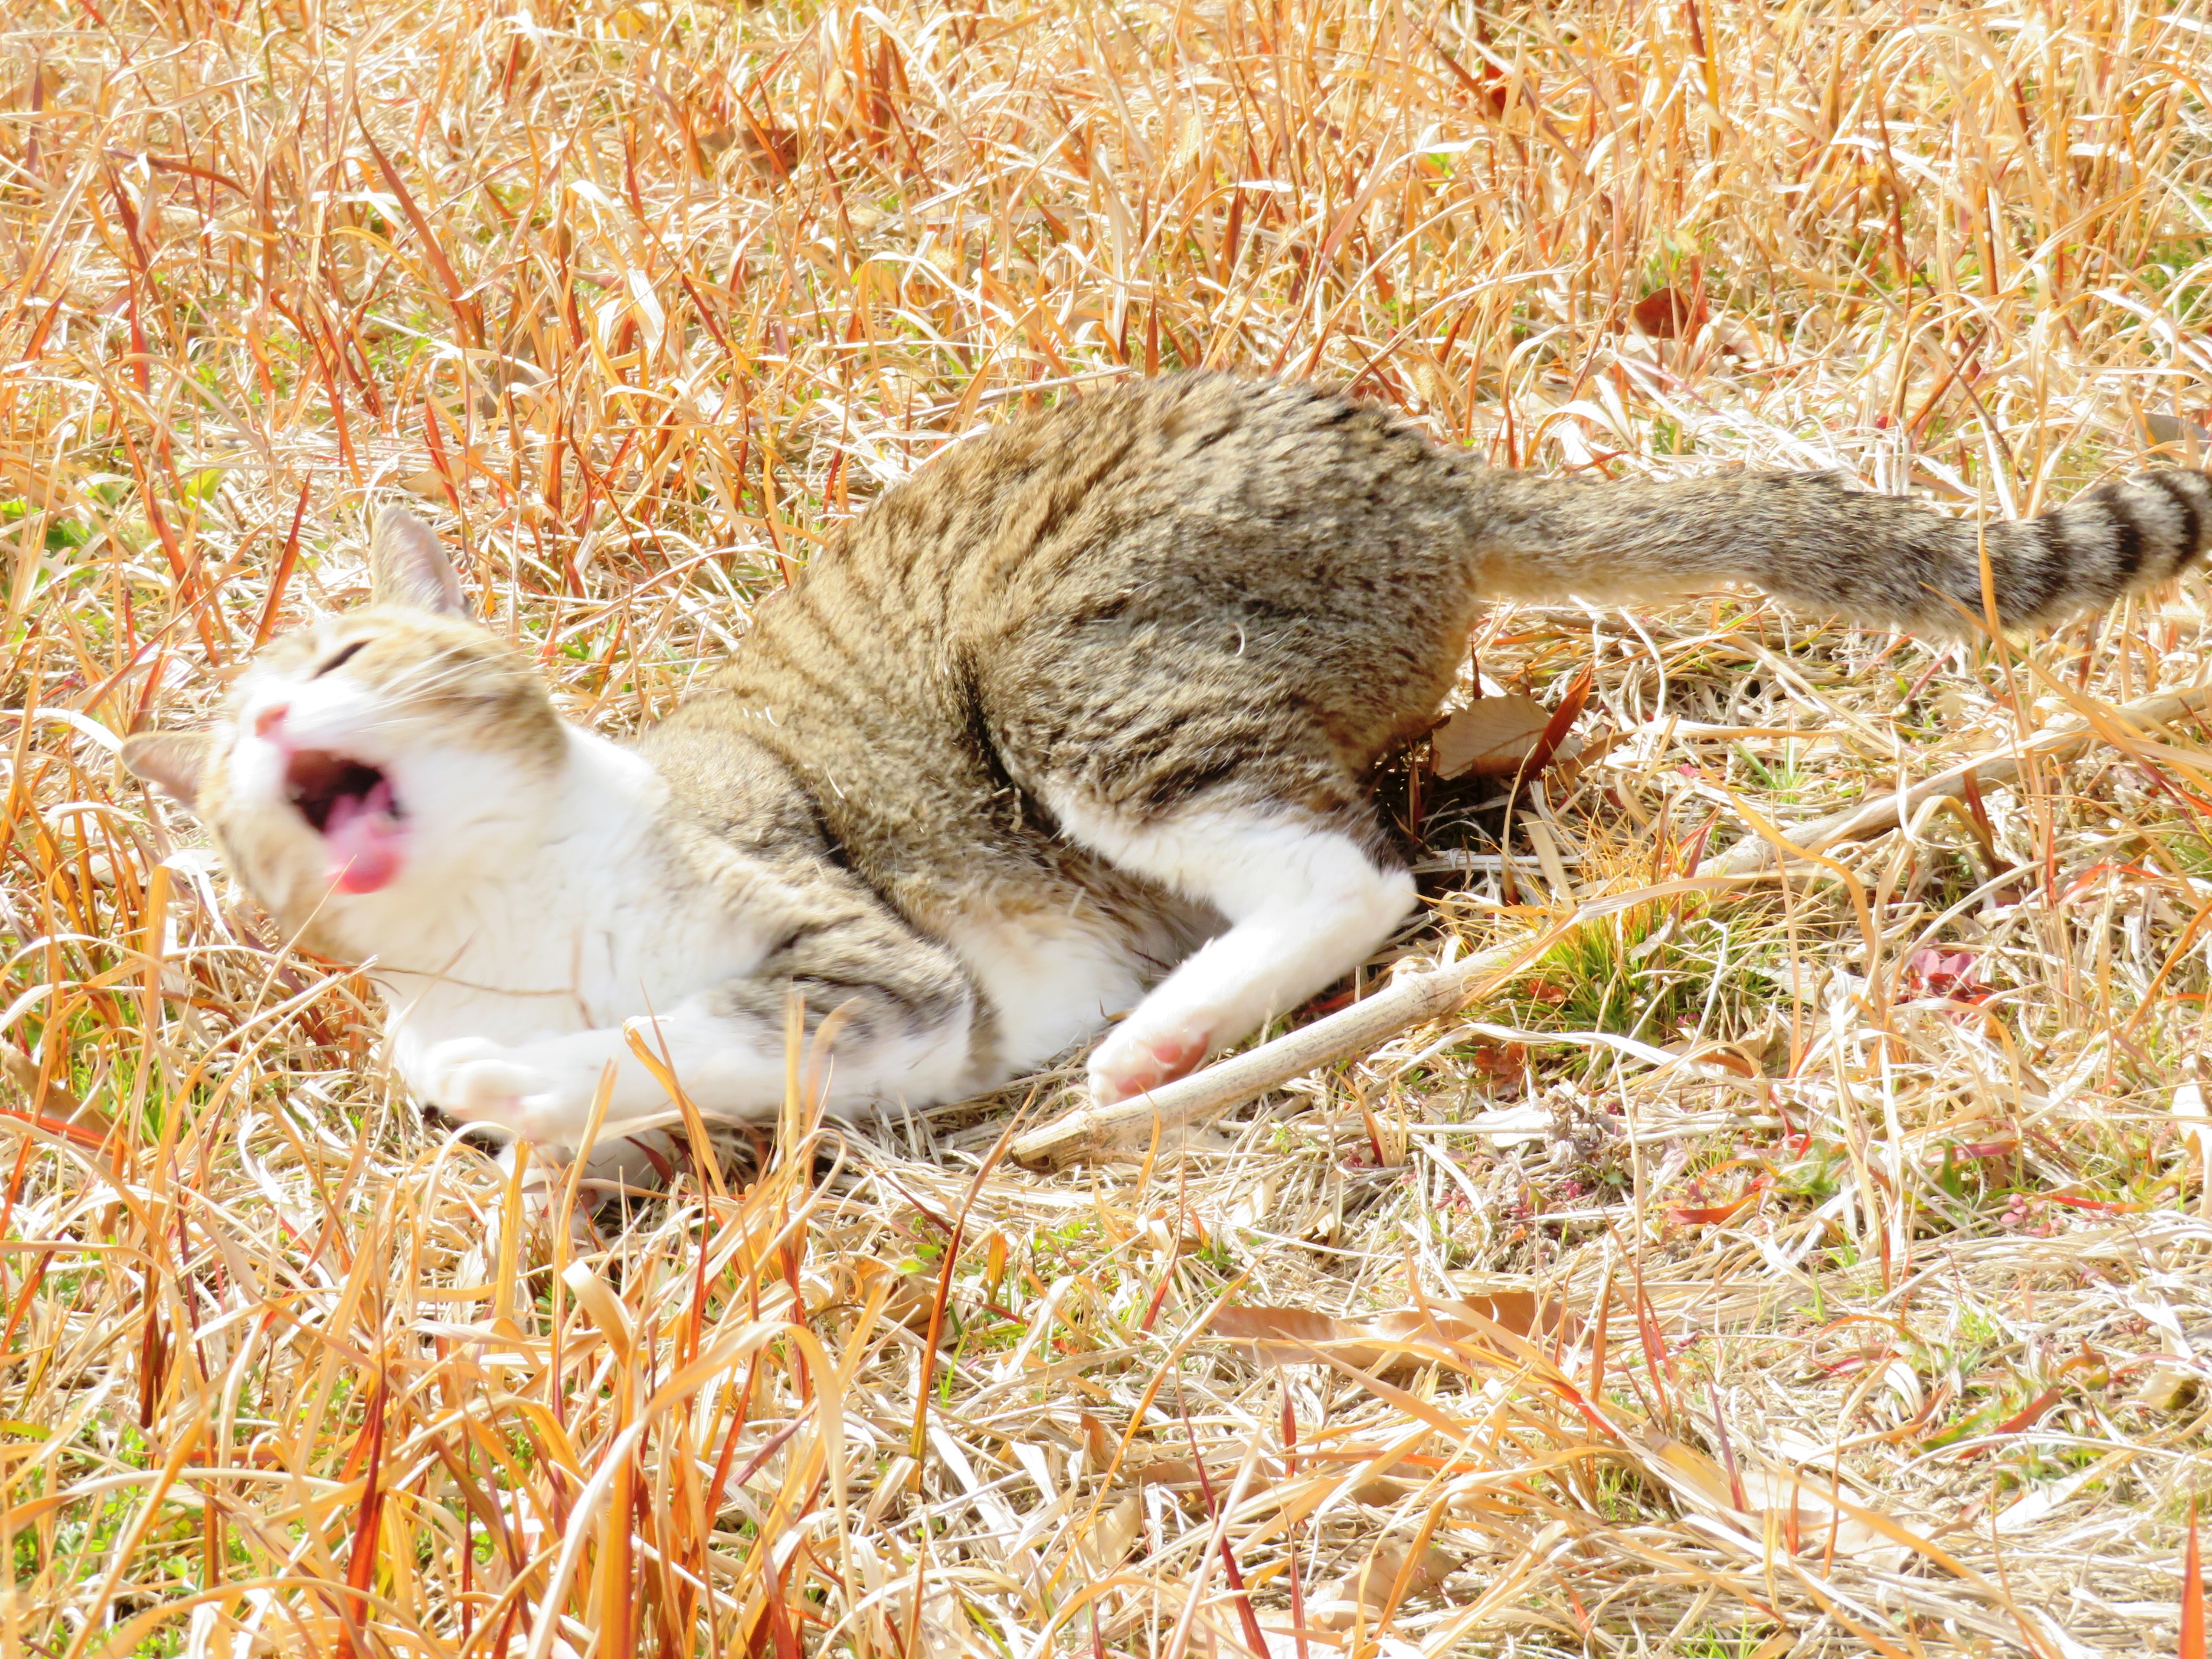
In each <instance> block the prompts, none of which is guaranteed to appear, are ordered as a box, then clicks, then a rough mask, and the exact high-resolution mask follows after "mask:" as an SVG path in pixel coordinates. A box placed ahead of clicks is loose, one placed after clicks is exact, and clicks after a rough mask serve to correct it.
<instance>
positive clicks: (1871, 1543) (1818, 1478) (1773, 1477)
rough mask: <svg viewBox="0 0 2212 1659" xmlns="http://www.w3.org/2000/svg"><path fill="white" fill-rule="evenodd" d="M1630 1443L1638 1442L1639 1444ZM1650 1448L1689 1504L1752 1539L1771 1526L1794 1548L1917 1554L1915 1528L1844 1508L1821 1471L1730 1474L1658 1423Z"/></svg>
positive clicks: (1753, 1469) (1885, 1563)
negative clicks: (1895, 1526)
mask: <svg viewBox="0 0 2212 1659" xmlns="http://www.w3.org/2000/svg"><path fill="white" fill-rule="evenodd" d="M1626 1443H1627V1444H1628V1445H1629V1446H1631V1447H1634V1446H1635V1444H1636V1442H1635V1440H1634V1439H1630V1440H1629V1441H1628V1442H1626ZM1644 1451H1645V1453H1646V1455H1647V1458H1648V1462H1647V1465H1646V1467H1647V1468H1649V1469H1650V1472H1651V1473H1652V1474H1655V1475H1656V1476H1657V1477H1658V1479H1659V1480H1660V1482H1661V1484H1662V1485H1663V1486H1667V1487H1668V1488H1669V1489H1671V1490H1672V1491H1673V1492H1674V1495H1675V1497H1676V1498H1678V1499H1680V1501H1681V1502H1682V1503H1683V1504H1684V1505H1685V1506H1686V1508H1688V1509H1691V1510H1695V1511H1697V1512H1698V1513H1699V1514H1702V1515H1705V1516H1710V1517H1711V1518H1712V1519H1714V1520H1716V1521H1720V1522H1725V1523H1727V1524H1728V1525H1729V1526H1730V1527H1732V1528H1735V1530H1736V1531H1738V1532H1747V1533H1749V1534H1752V1535H1753V1536H1754V1537H1764V1536H1765V1535H1767V1534H1770V1532H1771V1534H1772V1535H1773V1536H1774V1537H1775V1539H1776V1541H1777V1542H1778V1545H1779V1546H1780V1547H1782V1548H1784V1549H1786V1550H1789V1551H1790V1553H1793V1554H1798V1555H1820V1554H1825V1553H1827V1552H1828V1551H1830V1550H1833V1551H1834V1553H1836V1554H1838V1555H1848V1556H1851V1557H1853V1558H1855V1559H1858V1560H1861V1561H1863V1562H1865V1563H1867V1564H1868V1565H1871V1566H1877V1567H1882V1568H1885V1569H1890V1568H1894V1567H1897V1566H1899V1565H1902V1564H1903V1563H1904V1561H1905V1558H1906V1557H1907V1556H1909V1555H1911V1553H1912V1551H1911V1547H1910V1546H1908V1545H1907V1544H1906V1543H1905V1541H1904V1540H1905V1538H1908V1537H1910V1536H1911V1534H1907V1533H1905V1532H1904V1530H1903V1529H1902V1528H1899V1531H1898V1533H1897V1534H1896V1535H1894V1536H1893V1535H1891V1534H1890V1533H1889V1532H1887V1530H1885V1529H1884V1528H1881V1527H1877V1526H1873V1525H1869V1523H1868V1522H1864V1521H1862V1520H1860V1519H1858V1518H1857V1516H1850V1515H1846V1514H1845V1513H1844V1511H1843V1510H1842V1508H1841V1507H1840V1506H1839V1505H1838V1503H1837V1502H1836V1501H1835V1499H1834V1498H1832V1496H1831V1495H1830V1493H1831V1490H1832V1488H1831V1484H1830V1481H1829V1479H1828V1477H1826V1475H1823V1474H1819V1473H1817V1472H1808V1473H1806V1474H1798V1473H1797V1472H1796V1471H1794V1470H1783V1469H1767V1468H1759V1467H1758V1466H1756V1465H1742V1464H1740V1465H1739V1466H1738V1468H1736V1469H1735V1472H1734V1474H1730V1473H1729V1471H1728V1470H1726V1469H1723V1468H1722V1467H1721V1466H1720V1464H1719V1463H1717V1462H1715V1461H1714V1460H1713V1459H1712V1458H1711V1457H1709V1456H1707V1455H1705V1453H1704V1452H1701V1451H1699V1449H1697V1448H1696V1447H1694V1446H1692V1445H1689V1444H1687V1443H1685V1442H1683V1441H1680V1440H1677V1439H1674V1437H1671V1436H1669V1435H1665V1434H1662V1433H1661V1432H1659V1431H1657V1430H1656V1429H1651V1430H1647V1431H1645V1433H1644ZM1844 1501H1845V1502H1849V1501H1850V1500H1849V1499H1846V1500H1844ZM1770 1522H1771V1526H1770Z"/></svg>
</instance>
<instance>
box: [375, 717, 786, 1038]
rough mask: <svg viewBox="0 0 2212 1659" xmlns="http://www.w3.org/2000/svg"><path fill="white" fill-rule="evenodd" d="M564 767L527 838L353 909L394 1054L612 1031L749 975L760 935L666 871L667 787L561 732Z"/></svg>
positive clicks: (630, 759)
mask: <svg viewBox="0 0 2212 1659" xmlns="http://www.w3.org/2000/svg"><path fill="white" fill-rule="evenodd" d="M570 744H571V752H570V759H569V765H568V775H567V777H566V778H565V779H564V781H563V787H562V790H561V792H560V794H559V796H558V798H557V799H556V803H555V806H554V810H553V811H551V812H550V814H549V815H548V816H547V817H546V818H545V820H544V825H543V828H542V829H541V831H540V833H539V834H538V836H536V837H535V838H534V840H533V842H532V843H531V844H529V845H527V846H522V847H517V848H514V849H513V856H512V858H511V859H508V860H500V861H499V864H498V866H496V867H480V868H477V869H472V870H471V871H468V872H465V873H459V874H457V875H456V876H455V877H454V878H453V880H451V881H450V882H449V883H447V884H444V886H443V887H442V888H441V890H439V891H436V892H433V893H427V894H426V893H422V892H416V891H410V892H407V893H405V894H404V896H403V895H402V894H400V893H398V892H395V893H393V894H392V896H391V902H390V903H389V904H388V905H386V906H378V905H376V904H374V903H371V904H362V905H357V906H356V908H355V911H354V914H353V915H350V916H349V918H348V931H349V933H352V934H354V935H356V938H357V939H358V942H359V944H360V945H361V946H362V951H363V954H364V955H366V956H368V957H371V958H372V960H371V961H370V963H369V972H370V975H371V976H372V977H373V978H374V980H375V981H377V982H378V984H379V986H380V988H381V990H382V991H383V994H384V997H385V1000H386V1006H387V1008H388V1009H389V1011H390V1016H391V1018H390V1020H389V1022H388V1025H387V1033H388V1035H387V1043H388V1045H389V1057H390V1060H391V1061H392V1064H393V1065H394V1066H396V1067H397V1068H398V1070H399V1071H400V1072H401V1073H402V1074H403V1075H406V1076H409V1077H410V1078H412V1077H413V1076H414V1075H415V1074H416V1070H417V1062H419V1060H420V1058H421V1056H422V1054H424V1053H425V1052H426V1051H427V1050H428V1049H429V1048H433V1047H435V1045H437V1044H439V1043H441V1042H449V1041H453V1040H456V1039H459V1038H464V1037H472V1038H482V1039H488V1040H489V1041H493V1042H503V1043H523V1042H538V1041H542V1040H544V1039H546V1038H549V1037H556V1036H567V1035H568V1034H570V1033H574V1032H577V1031H583V1030H592V1029H595V1028H605V1027H610V1026H617V1025H619V1024H621V1023H622V1022H623V1020H625V1019H629V1018H635V1017H636V1016H639V1015H642V1014H647V1013H650V1012H657V1011H660V1010H665V1009H668V1008H671V1007H673V1006H676V1005H677V1004H678V1003H680V1002H682V1001H683V1000H684V999H685V998H686V997H688V996H690V995H693V994H696V993H697V992H699V991H702V990H704V989H706V988H708V987H711V986H713V985H714V984H716V983H718V982H720V981H725V980H727V979H730V978H732V977H735V976H737V975H743V974H745V973H748V972H750V971H751V969H753V968H754V967H756V966H757V964H758V963H759V962H760V960H761V957H762V955H763V951H764V941H763V938H762V937H761V934H760V933H759V932H758V930H757V929H756V928H755V927H750V926H749V925H747V922H746V920H745V919H744V917H741V916H733V915H726V914H724V913H723V912H722V911H721V910H720V908H719V907H716V906H714V905H711V904H708V903H702V902H701V895H700V894H698V893H697V892H696V891H695V890H691V889H690V886H689V885H688V884H684V883H681V882H680V881H678V880H676V879H674V876H675V872H674V871H673V870H672V869H671V866H670V865H669V862H668V860H667V859H666V857H665V853H664V848H663V846H662V843H661V842H660V841H659V836H658V833H657V831H658V825H659V818H660V815H661V814H662V813H663V812H664V811H665V801H666V790H665V785H664V784H663V783H662V782H661V780H660V778H659V775H658V774H657V773H655V772H654V771H653V769H652V767H651V766H650V765H648V764H647V763H646V762H645V761H643V760H641V759H640V758H639V757H636V756H635V755H633V754H631V753H630V752H629V750H625V749H623V748H621V747H620V746H619V745H617V744H612V743H610V742H608V741H606V740H605V739H604V738H597V737H594V736H592V735H591V734H590V733H588V732H571V733H570Z"/></svg>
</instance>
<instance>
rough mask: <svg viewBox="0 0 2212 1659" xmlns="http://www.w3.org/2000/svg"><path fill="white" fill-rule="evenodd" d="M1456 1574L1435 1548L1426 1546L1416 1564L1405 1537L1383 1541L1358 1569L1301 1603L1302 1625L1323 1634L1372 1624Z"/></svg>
mask: <svg viewBox="0 0 2212 1659" xmlns="http://www.w3.org/2000/svg"><path fill="white" fill-rule="evenodd" d="M1458 1570H1459V1559H1458V1558H1457V1557H1456V1556H1454V1555H1452V1554H1450V1553H1448V1552H1447V1551H1446V1550H1444V1549H1443V1547H1441V1546H1439V1545H1436V1544H1431V1545H1430V1546H1429V1547H1427V1548H1426V1549H1425V1550H1423V1551H1422V1552H1421V1553H1420V1557H1419V1559H1418V1560H1416V1559H1414V1558H1413V1541H1411V1540H1410V1539H1389V1538H1386V1539H1384V1540H1383V1541H1382V1542H1381V1543H1379V1544H1377V1545H1376V1547H1375V1550H1374V1553H1372V1554H1370V1556H1369V1557H1368V1558H1367V1559H1365V1560H1364V1561H1362V1562H1361V1563H1360V1564H1359V1565H1358V1566H1357V1567H1356V1568H1354V1569H1353V1570H1352V1571H1350V1572H1348V1573H1346V1574H1345V1576H1344V1577H1341V1578H1340V1579H1338V1580H1336V1581H1335V1583H1331V1584H1327V1585H1324V1586H1323V1587H1322V1589H1320V1590H1318V1591H1317V1592H1316V1594H1315V1595H1314V1598H1313V1600H1312V1601H1309V1602H1308V1603H1307V1604H1306V1620H1307V1622H1308V1623H1310V1624H1311V1625H1313V1626H1316V1628H1317V1629H1321V1630H1328V1631H1339V1630H1350V1629H1351V1628H1352V1626H1354V1625H1356V1624H1368V1625H1372V1624H1374V1623H1375V1622H1376V1620H1379V1619H1381V1618H1382V1617H1383V1614H1384V1613H1389V1612H1390V1611H1391V1610H1392V1609H1393V1608H1395V1607H1398V1606H1400V1605H1402V1604H1403V1603H1404V1602H1406V1601H1409V1600H1411V1599H1412V1598H1413V1597H1414V1596H1416V1595H1429V1594H1430V1593H1431V1592H1432V1591H1434V1590H1436V1589H1438V1588H1439V1587H1441V1586H1442V1585H1443V1582H1444V1580H1445V1579H1447V1578H1449V1577H1451V1575H1452V1574H1453V1573H1455V1572H1456V1571H1458Z"/></svg>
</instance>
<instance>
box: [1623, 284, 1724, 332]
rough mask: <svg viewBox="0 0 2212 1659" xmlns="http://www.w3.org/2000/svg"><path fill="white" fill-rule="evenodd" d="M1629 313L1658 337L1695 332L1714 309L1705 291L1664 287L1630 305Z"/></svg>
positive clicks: (1645, 330) (1640, 324)
mask: <svg viewBox="0 0 2212 1659" xmlns="http://www.w3.org/2000/svg"><path fill="white" fill-rule="evenodd" d="M1628 314H1629V317H1630V319H1632V321H1633V322H1634V323H1635V325H1636V326H1637V327H1638V328H1640V329H1642V330H1643V331H1644V332H1645V333H1646V334H1649V335H1650V336H1651V337H1654V338H1655V339H1661V340H1675V339H1680V337H1682V336H1684V335H1686V334H1695V333H1696V332H1697V331H1699V329H1701V328H1703V327H1704V326H1705V324H1706V322H1707V321H1708V319H1710V318H1711V315H1712V313H1711V307H1708V306H1707V305H1706V304H1705V295H1703V294H1702V293H1696V292H1692V291H1691V290H1689V289H1681V288H1662V289H1660V290H1659V291H1658V292H1657V293H1656V294H1647V295H1644V297H1643V298H1642V299H1640V300H1638V301H1637V302H1636V303H1635V304H1634V305H1632V306H1631V307H1629V308H1628Z"/></svg>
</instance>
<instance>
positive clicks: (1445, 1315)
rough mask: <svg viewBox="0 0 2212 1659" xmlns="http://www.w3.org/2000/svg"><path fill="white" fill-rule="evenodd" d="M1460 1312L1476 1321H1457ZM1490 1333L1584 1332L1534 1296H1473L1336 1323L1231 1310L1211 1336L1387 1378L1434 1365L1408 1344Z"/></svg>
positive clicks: (1283, 1361)
mask: <svg viewBox="0 0 2212 1659" xmlns="http://www.w3.org/2000/svg"><path fill="white" fill-rule="evenodd" d="M1455 1312H1458V1313H1464V1314H1466V1315H1468V1316H1469V1317H1467V1318H1455V1317H1453V1315H1454V1313H1455ZM1486 1323H1487V1324H1489V1325H1497V1326H1501V1327H1503V1328H1504V1329H1506V1330H1508V1331H1510V1332H1511V1333H1512V1334H1514V1335H1516V1336H1545V1335H1548V1334H1550V1333H1552V1332H1553V1331H1554V1330H1558V1329H1560V1328H1565V1329H1566V1330H1568V1331H1569V1332H1570V1333H1573V1332H1575V1331H1577V1330H1578V1329H1579V1325H1578V1322H1577V1321H1575V1320H1574V1319H1573V1318H1572V1317H1571V1316H1569V1315H1568V1314H1567V1312H1566V1311H1565V1309H1563V1308H1561V1307H1560V1306H1559V1304H1557V1303H1555V1302H1548V1301H1543V1300H1541V1299H1539V1298H1538V1297H1536V1296H1534V1294H1533V1293H1531V1292H1529V1291H1498V1292H1493V1293H1491V1294H1487V1295H1480V1296H1470V1297H1466V1298H1465V1299H1464V1300H1462V1301H1460V1302H1457V1303H1438V1304H1431V1306H1430V1307H1429V1308H1427V1309H1425V1310H1424V1309H1420V1308H1400V1309H1395V1310H1392V1311H1391V1312H1389V1313H1383V1314H1376V1315H1374V1316H1370V1317H1369V1318H1366V1319H1332V1318H1330V1317H1329V1316H1328V1315H1327V1314H1319V1313H1315V1312H1312V1311H1311V1310H1309V1309H1305V1308H1267V1307H1258V1308H1224V1309H1222V1310H1220V1311H1219V1312H1218V1313H1216V1314H1215V1315H1214V1316H1213V1320H1212V1323H1211V1324H1210V1325H1209V1326H1208V1327H1207V1329H1208V1330H1209V1331H1210V1332H1211V1333H1212V1334H1213V1335H1215V1336H1218V1337H1223V1338H1225V1339H1226V1340H1230V1341H1232V1342H1244V1343H1249V1344H1250V1345H1251V1347H1252V1350H1253V1352H1254V1353H1255V1356H1256V1357H1257V1358H1261V1359H1264V1360H1268V1361H1271V1362H1273V1364H1279V1365H1296V1364H1314V1363H1316V1361H1317V1360H1318V1358H1320V1356H1318V1355H1317V1354H1316V1353H1315V1352H1314V1350H1315V1349H1316V1348H1322V1347H1325V1348H1327V1349H1328V1352H1330V1353H1331V1354H1332V1355H1333V1356H1334V1358H1337V1359H1339V1360H1341V1361H1342V1362H1343V1363H1344V1364H1347V1365H1350V1366H1352V1368H1353V1369H1355V1370H1376V1367H1378V1366H1380V1367H1381V1368H1382V1374H1383V1375H1384V1376H1389V1375H1390V1374H1391V1373H1393V1372H1396V1371H1404V1370H1414V1369H1417V1368H1419V1366H1421V1365H1422V1364H1426V1363H1427V1362H1426V1361H1425V1359H1424V1358H1422V1357H1421V1356H1420V1355H1419V1354H1418V1353H1412V1352H1407V1347H1406V1345H1407V1343H1409V1342H1412V1341H1414V1340H1420V1339H1426V1340H1429V1341H1431V1342H1434V1341H1438V1340H1442V1341H1446V1342H1468V1341H1473V1342H1480V1341H1483V1340H1485V1339H1486V1337H1487V1336H1488V1334H1489V1333H1488V1331H1487V1329H1486Z"/></svg>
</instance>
